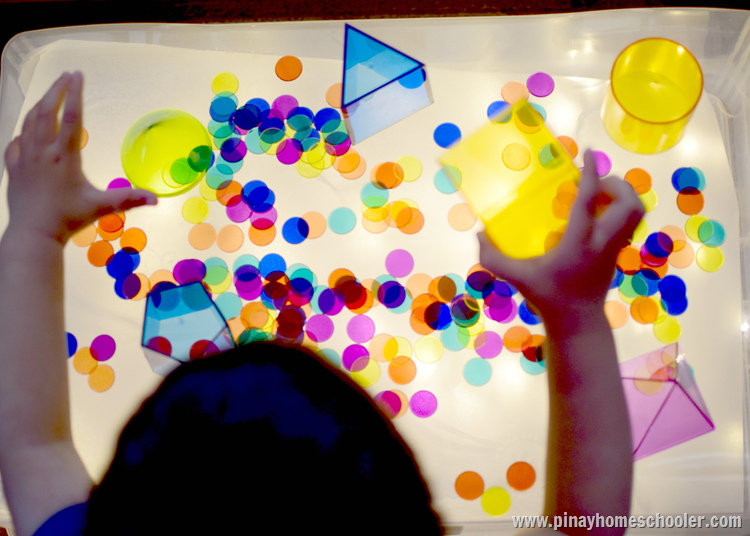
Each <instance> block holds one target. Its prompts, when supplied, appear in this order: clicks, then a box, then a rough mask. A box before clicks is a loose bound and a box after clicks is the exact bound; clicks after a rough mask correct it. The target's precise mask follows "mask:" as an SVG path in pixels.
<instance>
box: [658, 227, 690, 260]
mask: <svg viewBox="0 0 750 536" xmlns="http://www.w3.org/2000/svg"><path fill="white" fill-rule="evenodd" d="M661 232H662V233H664V234H665V235H667V236H669V238H671V239H672V252H673V253H674V252H675V251H680V250H681V249H682V248H683V247H685V243H686V242H685V241H686V240H687V236H685V231H683V230H682V229H680V228H679V227H677V226H676V225H667V226H666V227H663V228H662V230H661Z"/></svg>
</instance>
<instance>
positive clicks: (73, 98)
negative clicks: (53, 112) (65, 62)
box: [59, 71, 83, 153]
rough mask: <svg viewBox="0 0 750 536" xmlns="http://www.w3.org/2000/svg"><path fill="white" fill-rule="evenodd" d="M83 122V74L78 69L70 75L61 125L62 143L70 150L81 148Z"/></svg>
mask: <svg viewBox="0 0 750 536" xmlns="http://www.w3.org/2000/svg"><path fill="white" fill-rule="evenodd" d="M82 124H83V74H81V72H80V71H76V72H75V73H73V75H72V76H71V77H70V84H69V86H68V93H67V95H66V96H65V108H64V110H63V118H62V124H61V125H60V138H59V139H60V143H61V144H62V146H63V147H65V148H66V149H67V151H68V152H71V153H72V152H75V151H78V150H80V147H81V128H82Z"/></svg>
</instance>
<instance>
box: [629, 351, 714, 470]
mask: <svg viewBox="0 0 750 536" xmlns="http://www.w3.org/2000/svg"><path fill="white" fill-rule="evenodd" d="M620 376H621V377H622V386H623V389H624V391H625V401H626V403H627V406H628V414H629V416H630V428H631V434H632V440H633V459H634V460H640V459H642V458H645V457H647V456H650V455H652V454H655V453H657V452H660V451H662V450H665V449H668V448H670V447H674V446H675V445H679V444H680V443H684V442H685V441H688V440H690V439H693V438H695V437H698V436H700V435H703V434H705V433H707V432H710V431H711V430H713V429H714V423H713V421H712V420H711V416H710V415H709V413H708V408H707V407H706V403H705V402H704V400H703V397H702V396H701V393H700V390H699V389H698V385H697V384H696V383H695V378H694V377H693V373H692V371H691V370H690V367H689V366H688V364H687V361H686V360H685V358H684V356H682V355H680V353H679V346H678V344H677V343H674V344H670V345H669V346H665V347H663V348H660V349H658V350H655V351H653V352H649V353H648V354H644V355H642V356H639V357H636V358H635V359H631V360H630V361H626V362H624V363H621V364H620Z"/></svg>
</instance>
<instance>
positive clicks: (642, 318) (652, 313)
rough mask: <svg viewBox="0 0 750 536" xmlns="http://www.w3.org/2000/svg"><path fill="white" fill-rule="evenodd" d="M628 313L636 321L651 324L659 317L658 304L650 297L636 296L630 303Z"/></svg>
mask: <svg viewBox="0 0 750 536" xmlns="http://www.w3.org/2000/svg"><path fill="white" fill-rule="evenodd" d="M630 314H631V315H632V317H633V319H634V320H635V321H636V322H639V323H641V324H653V323H654V320H656V319H657V318H658V317H659V305H658V304H657V303H656V301H654V300H653V299H652V298H648V297H646V296H638V297H637V298H636V299H634V300H633V303H631V304H630Z"/></svg>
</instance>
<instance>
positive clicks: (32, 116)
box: [19, 106, 39, 153]
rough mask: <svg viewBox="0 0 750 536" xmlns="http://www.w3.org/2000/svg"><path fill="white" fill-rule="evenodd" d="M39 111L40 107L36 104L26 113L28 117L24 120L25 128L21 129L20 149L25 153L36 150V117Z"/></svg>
mask: <svg viewBox="0 0 750 536" xmlns="http://www.w3.org/2000/svg"><path fill="white" fill-rule="evenodd" d="M38 113H39V107H38V106H34V107H33V108H32V109H31V110H29V112H28V113H27V114H26V118H25V119H24V120H23V128H22V129H21V136H20V140H19V143H20V149H21V152H23V153H29V152H33V151H34V143H35V140H36V135H35V132H36V117H37V114H38Z"/></svg>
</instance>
